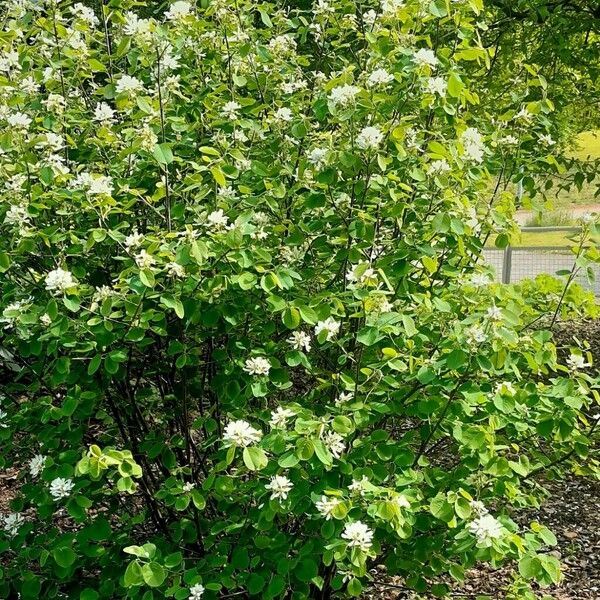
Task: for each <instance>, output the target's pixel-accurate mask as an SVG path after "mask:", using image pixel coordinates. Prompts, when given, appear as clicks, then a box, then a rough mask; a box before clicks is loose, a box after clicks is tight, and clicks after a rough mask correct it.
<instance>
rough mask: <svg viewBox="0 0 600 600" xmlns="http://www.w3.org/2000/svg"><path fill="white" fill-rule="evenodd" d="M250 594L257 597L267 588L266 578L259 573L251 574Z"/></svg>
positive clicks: (248, 584) (249, 578)
mask: <svg viewBox="0 0 600 600" xmlns="http://www.w3.org/2000/svg"><path fill="white" fill-rule="evenodd" d="M247 587H248V593H249V594H250V595H251V596H256V594H258V593H259V592H260V591H261V590H262V589H263V588H264V587H265V578H264V577H263V576H262V575H259V574H258V573H251V574H250V577H248V583H247Z"/></svg>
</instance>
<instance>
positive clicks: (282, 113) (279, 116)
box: [273, 106, 293, 123]
mask: <svg viewBox="0 0 600 600" xmlns="http://www.w3.org/2000/svg"><path fill="white" fill-rule="evenodd" d="M273 118H274V119H275V121H279V122H281V123H287V122H289V121H291V120H292V119H293V114H292V111H291V110H290V109H289V108H287V107H286V106H284V107H282V108H278V109H277V110H276V111H275V114H274V115H273Z"/></svg>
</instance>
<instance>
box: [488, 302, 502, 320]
mask: <svg viewBox="0 0 600 600" xmlns="http://www.w3.org/2000/svg"><path fill="white" fill-rule="evenodd" d="M486 314H487V317H488V319H490V320H492V321H502V319H503V318H504V317H503V316H502V310H501V309H500V308H498V307H497V306H496V305H492V306H490V307H489V308H488V309H487V312H486Z"/></svg>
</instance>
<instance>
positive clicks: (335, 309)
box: [0, 0, 598, 600]
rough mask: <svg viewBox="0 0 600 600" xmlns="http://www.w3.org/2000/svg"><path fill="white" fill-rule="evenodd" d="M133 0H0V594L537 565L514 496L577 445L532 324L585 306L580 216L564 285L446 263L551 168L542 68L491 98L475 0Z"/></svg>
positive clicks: (538, 549) (542, 573)
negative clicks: (159, 7)
mask: <svg viewBox="0 0 600 600" xmlns="http://www.w3.org/2000/svg"><path fill="white" fill-rule="evenodd" d="M134 4H135V5H137V4H139V3H134V2H129V1H128V0H111V1H110V2H107V3H106V4H105V6H104V10H103V12H102V14H94V13H93V12H89V11H88V10H86V9H85V7H83V6H82V5H79V4H75V5H73V3H71V2H63V3H59V4H58V5H54V4H52V3H48V2H46V3H41V2H34V1H27V0H11V1H10V2H3V3H2V10H3V13H4V14H5V15H6V18H5V19H4V21H3V33H2V36H1V37H0V44H1V53H0V71H1V74H0V97H1V98H2V102H1V104H0V124H1V127H2V130H1V133H0V176H1V178H2V180H3V190H2V195H1V204H0V220H1V222H2V225H0V228H1V231H2V237H1V241H0V270H1V271H2V278H1V279H0V286H1V300H0V314H1V315H2V317H1V318H2V322H3V330H2V333H1V334H0V344H1V345H0V350H1V354H0V357H1V361H2V362H1V363H0V365H1V366H2V371H1V375H0V376H1V381H2V388H3V394H4V398H3V401H2V412H1V413H0V421H1V424H2V428H0V441H1V443H2V453H1V454H0V460H1V461H2V462H1V466H3V467H5V468H11V469H15V470H16V471H18V474H19V475H18V485H17V487H16V489H15V494H14V498H13V499H12V500H11V510H12V511H13V512H12V513H11V514H9V515H5V516H4V520H3V523H4V533H3V534H2V539H1V541H0V550H1V551H2V552H3V554H4V557H3V565H4V569H3V572H2V579H1V581H0V590H1V591H0V593H1V594H2V595H3V596H4V597H13V596H15V595H16V594H17V593H19V594H20V595H21V597H22V598H23V599H29V598H38V597H43V598H54V597H60V595H66V596H67V597H69V598H81V600H93V599H98V598H102V599H109V598H144V599H149V598H158V597H161V598H162V597H167V598H169V597H172V598H177V599H182V598H188V597H190V598H192V599H194V600H197V599H198V598H200V597H201V596H204V597H206V598H214V597H227V596H229V595H234V594H240V595H248V596H258V597H262V598H283V597H288V598H307V597H313V598H327V597H330V596H332V595H338V596H347V595H351V596H358V595H360V593H361V590H362V589H363V586H364V585H365V584H366V583H367V582H368V579H369V566H370V565H372V564H374V563H376V562H381V563H385V565H386V566H387V569H388V571H389V572H390V573H393V574H400V575H402V576H403V577H404V578H405V580H406V584H407V585H408V586H410V587H411V588H414V589H415V590H417V591H426V590H427V589H428V587H429V585H430V584H429V583H428V582H430V581H432V580H435V578H436V576H438V575H440V574H443V573H449V574H450V575H451V576H452V577H453V578H454V579H455V580H458V581H460V580H461V579H462V578H463V576H464V572H465V570H466V569H467V568H469V567H470V566H472V565H473V564H475V563H476V562H477V561H488V562H490V563H491V564H493V565H500V564H503V563H506V562H507V561H509V560H516V561H518V570H517V571H516V572H515V574H514V578H515V579H514V589H513V591H512V592H510V591H508V592H507V594H508V596H507V597H510V594H511V593H512V594H513V597H518V598H524V597H527V596H526V594H528V593H529V592H527V591H526V590H527V588H528V583H527V582H528V581H529V580H532V579H535V580H537V581H538V582H540V583H541V584H542V585H546V584H550V583H552V582H557V581H558V580H559V578H560V572H559V565H558V561H557V559H556V558H554V556H552V555H551V554H549V553H548V551H547V550H548V547H549V546H552V545H553V544H554V542H555V539H554V536H553V535H552V533H551V532H549V531H548V530H547V529H546V528H545V527H543V526H541V525H539V524H537V523H532V524H531V526H530V527H529V528H528V529H524V528H519V527H518V526H517V525H516V523H515V522H514V521H513V520H512V518H511V514H512V512H513V511H514V510H516V509H519V508H524V507H528V506H534V505H535V504H536V502H537V498H538V497H539V494H540V490H539V484H538V483H537V479H536V477H535V476H536V475H539V474H540V473H547V474H551V475H555V474H556V475H557V474H559V473H560V471H561V470H562V469H567V468H571V467H575V466H576V468H577V469H578V471H579V472H582V473H592V472H596V470H597V459H596V458H594V457H593V455H590V451H589V448H590V445H592V444H593V441H592V436H593V433H594V429H595V426H596V424H597V422H598V421H591V420H590V418H589V416H588V415H589V409H590V408H591V406H592V405H594V404H595V403H597V400H598V394H597V391H596V389H595V383H596V380H595V379H594V378H593V377H592V376H591V374H590V373H589V371H588V370H587V367H588V366H589V365H588V364H587V363H588V361H589V358H588V357H587V356H586V354H585V352H584V351H583V350H582V349H579V348H573V349H572V352H571V356H570V357H569V359H568V364H567V365H564V364H560V362H559V361H558V360H557V354H556V347H555V345H554V343H553V338H552V333H551V331H550V330H546V329H544V328H542V329H540V328H537V329H536V328H535V326H536V325H538V324H539V323H540V322H541V321H542V319H543V318H544V316H547V321H548V323H547V325H549V326H550V327H549V328H547V329H551V326H552V325H553V324H554V322H555V321H556V320H557V319H558V318H560V317H563V316H578V315H592V316H594V315H595V314H596V312H597V309H596V306H595V303H594V300H593V298H592V297H591V295H590V294H587V293H585V292H584V291H583V290H582V289H581V288H580V287H578V286H576V285H575V284H573V283H572V281H573V278H574V276H575V274H576V272H579V271H580V270H585V269H586V268H587V267H588V266H589V264H590V263H592V262H595V261H597V259H598V252H597V250H596V249H595V247H594V246H593V245H592V244H591V243H590V240H592V239H593V238H595V237H597V235H598V230H597V228H596V226H594V225H592V224H591V223H589V222H588V223H585V224H584V227H583V231H582V235H581V237H580V239H579V240H577V241H576V242H575V243H574V245H573V252H574V255H575V258H576V265H575V267H574V269H573V271H572V272H571V273H570V274H567V275H566V281H567V285H566V286H565V284H564V282H560V281H557V280H555V279H552V278H549V277H548V278H541V279H540V280H539V281H538V284H537V285H535V286H533V285H530V284H524V285H523V286H500V285H496V284H492V283H490V279H488V277H487V275H486V273H485V272H484V270H483V268H482V267H481V266H478V265H477V259H478V257H479V255H480V252H481V249H482V248H483V246H484V245H485V242H486V240H487V239H488V238H489V237H490V236H492V235H493V236H496V245H498V246H499V247H502V246H504V245H506V244H507V243H508V240H509V237H510V235H511V233H512V232H513V231H514V224H513V221H512V213H513V212H514V208H515V207H514V197H513V195H512V194H511V193H509V192H503V189H506V188H507V186H508V185H509V183H510V181H511V179H514V174H515V173H519V170H520V169H527V170H535V169H538V168H542V166H543V165H554V166H556V165H557V164H558V162H557V160H556V158H554V157H553V154H552V151H551V146H552V145H551V144H550V142H549V139H548V137H547V136H548V135H549V133H550V132H551V129H552V127H553V124H554V122H555V121H554V120H553V119H555V116H554V114H553V108H554V106H553V103H552V101H551V99H549V98H548V97H547V95H546V86H545V85H544V79H543V78H542V77H540V76H539V75H537V74H536V71H535V69H533V68H531V69H530V75H531V80H530V82H529V87H528V90H521V91H522V92H523V93H522V94H521V96H518V97H517V96H503V95H501V94H499V93H498V92H499V90H498V87H497V86H498V85H499V84H498V82H497V81H495V80H494V79H493V78H489V77H487V76H486V72H487V71H488V70H489V69H490V67H491V65H492V62H491V61H492V57H491V56H490V52H489V51H488V50H487V49H486V48H485V47H484V46H483V44H482V35H481V34H482V32H484V31H485V22H486V18H487V16H488V15H487V13H485V12H484V7H483V4H482V2H481V1H480V0H465V1H460V2H452V3H446V2H444V1H440V0H435V1H434V2H431V3H429V2H424V3H420V2H417V1H416V0H412V1H408V2H406V4H405V5H404V4H403V3H402V2H398V1H395V0H386V1H385V2H383V3H382V4H381V6H379V5H375V4H373V5H371V4H368V3H355V2H351V1H349V0H348V1H346V0H335V1H332V2H323V1H321V2H318V3H317V4H316V6H315V9H314V10H312V9H311V10H309V11H298V10H295V9H289V10H281V9H278V6H277V5H274V4H269V3H263V4H258V5H257V4H255V3H252V2H249V1H246V0H239V1H238V2H237V3H231V2H225V1H223V2H212V1H211V2H207V1H203V2H200V3H198V5H197V6H191V5H189V4H187V3H186V2H175V3H174V4H172V5H171V6H170V7H167V12H166V13H164V14H160V15H157V16H156V17H155V18H153V19H151V20H144V19H142V18H137V17H136V16H135V14H134V13H133V12H130V9H134V8H135V7H134ZM147 4H148V6H146V7H139V8H148V7H150V6H152V5H153V3H147ZM499 81H500V84H501V85H504V83H503V82H502V80H501V79H500V80H499ZM532 90H533V91H532ZM541 148H543V149H544V150H543V152H542V151H541V150H540V149H541ZM490 188H491V189H493V191H492V192H490ZM492 513H493V515H492ZM432 591H433V592H434V593H436V594H437V595H439V596H443V595H444V594H446V593H447V592H448V590H447V589H446V586H445V585H440V584H436V585H434V586H433V589H432Z"/></svg>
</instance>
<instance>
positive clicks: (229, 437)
mask: <svg viewBox="0 0 600 600" xmlns="http://www.w3.org/2000/svg"><path fill="white" fill-rule="evenodd" d="M261 438H262V431H259V430H258V429H255V428H254V427H252V425H250V423H248V422H247V421H241V420H239V421H231V422H230V423H228V424H227V426H226V427H225V431H224V432H223V442H224V443H225V446H239V447H240V448H245V447H246V446H250V444H256V443H257V442H260V439H261Z"/></svg>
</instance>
